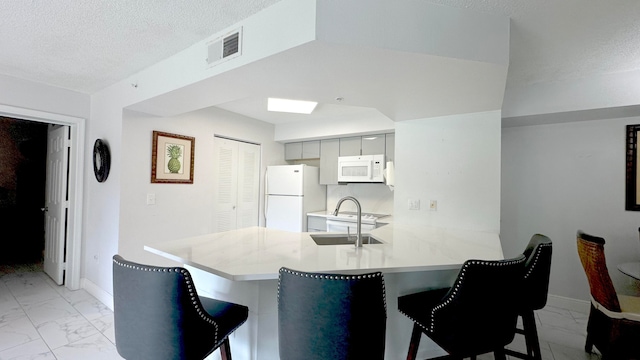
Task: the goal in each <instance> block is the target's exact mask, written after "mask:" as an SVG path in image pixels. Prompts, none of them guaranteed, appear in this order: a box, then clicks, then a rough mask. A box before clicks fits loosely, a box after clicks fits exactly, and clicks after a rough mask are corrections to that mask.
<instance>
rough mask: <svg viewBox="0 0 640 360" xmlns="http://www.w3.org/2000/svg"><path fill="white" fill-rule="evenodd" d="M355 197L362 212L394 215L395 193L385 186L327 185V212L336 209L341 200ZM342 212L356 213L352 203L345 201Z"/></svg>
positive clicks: (341, 208)
mask: <svg viewBox="0 0 640 360" xmlns="http://www.w3.org/2000/svg"><path fill="white" fill-rule="evenodd" d="M345 196H353V197H355V198H356V199H358V201H359V202H360V206H361V208H362V212H365V213H374V214H388V215H393V191H391V190H390V189H389V187H388V186H387V185H384V184H347V185H327V210H328V211H331V210H333V209H335V208H336V204H337V203H338V200H340V198H343V197H345ZM340 211H356V206H355V204H354V203H353V202H351V201H345V202H344V203H342V206H341V207H340Z"/></svg>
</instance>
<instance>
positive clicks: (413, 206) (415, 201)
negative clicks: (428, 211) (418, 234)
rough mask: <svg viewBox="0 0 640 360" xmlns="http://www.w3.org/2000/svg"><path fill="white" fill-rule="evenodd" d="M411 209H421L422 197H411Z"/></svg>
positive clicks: (409, 204) (409, 203)
mask: <svg viewBox="0 0 640 360" xmlns="http://www.w3.org/2000/svg"><path fill="white" fill-rule="evenodd" d="M408 206H409V210H420V199H409V201H408Z"/></svg>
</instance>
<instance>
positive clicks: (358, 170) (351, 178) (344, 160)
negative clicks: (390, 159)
mask: <svg viewBox="0 0 640 360" xmlns="http://www.w3.org/2000/svg"><path fill="white" fill-rule="evenodd" d="M383 174H384V155H360V156H340V157H338V182H339V183H340V182H342V183H349V182H370V183H383V182H384V175H383Z"/></svg>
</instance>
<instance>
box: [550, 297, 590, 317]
mask: <svg viewBox="0 0 640 360" xmlns="http://www.w3.org/2000/svg"><path fill="white" fill-rule="evenodd" d="M589 304H590V303H589V301H586V300H578V299H572V298H568V297H564V296H558V295H548V296H547V306H553V307H557V308H560V309H565V310H571V311H578V312H583V313H588V312H589Z"/></svg>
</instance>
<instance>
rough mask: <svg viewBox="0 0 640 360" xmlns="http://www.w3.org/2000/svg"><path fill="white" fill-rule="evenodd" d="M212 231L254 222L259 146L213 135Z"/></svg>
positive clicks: (243, 225) (225, 229)
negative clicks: (213, 192)
mask: <svg viewBox="0 0 640 360" xmlns="http://www.w3.org/2000/svg"><path fill="white" fill-rule="evenodd" d="M214 174H215V176H214V180H213V181H214V189H215V190H214V191H215V194H214V207H215V209H214V219H213V230H214V232H220V231H227V230H235V229H239V228H243V227H249V226H256V225H258V211H259V192H260V183H259V180H260V146H259V145H255V144H249V143H245V142H241V141H234V140H229V139H224V138H219V137H216V138H215V139H214Z"/></svg>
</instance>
